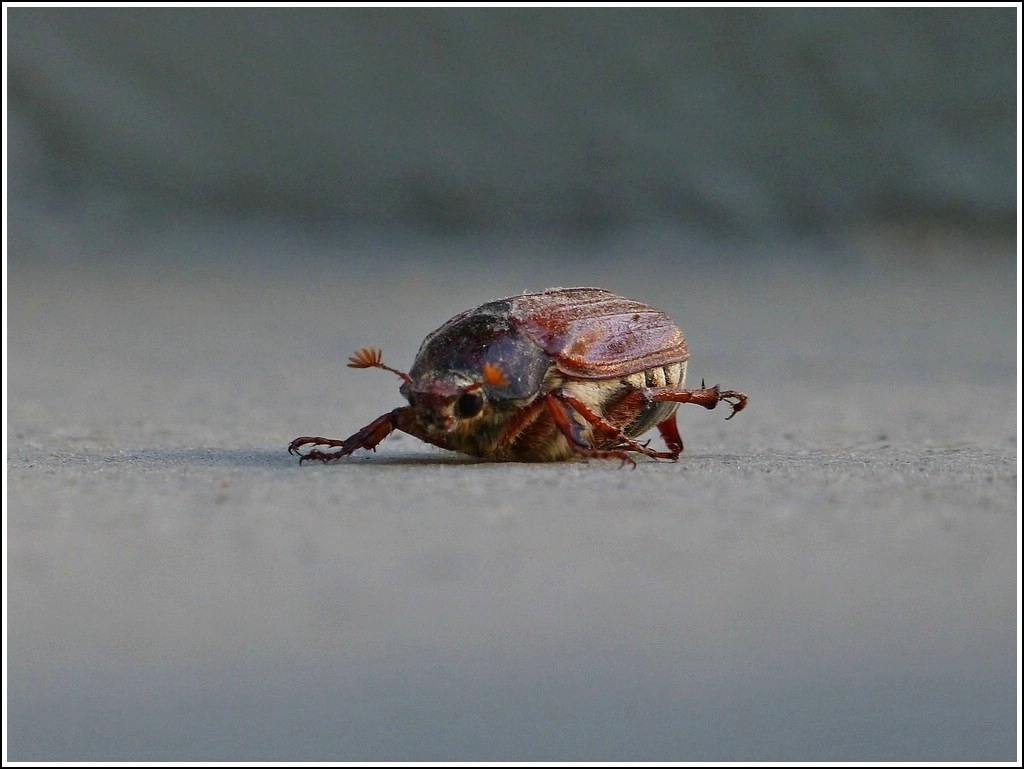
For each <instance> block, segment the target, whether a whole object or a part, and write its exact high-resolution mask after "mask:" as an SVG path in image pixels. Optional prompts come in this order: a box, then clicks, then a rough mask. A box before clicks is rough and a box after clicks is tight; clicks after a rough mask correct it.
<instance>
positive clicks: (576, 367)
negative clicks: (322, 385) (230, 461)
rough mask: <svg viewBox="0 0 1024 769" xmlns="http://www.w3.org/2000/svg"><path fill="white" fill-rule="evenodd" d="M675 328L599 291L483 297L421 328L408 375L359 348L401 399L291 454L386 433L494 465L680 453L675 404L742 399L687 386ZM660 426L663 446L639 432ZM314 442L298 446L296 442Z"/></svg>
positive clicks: (310, 455)
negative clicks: (437, 324) (357, 425)
mask: <svg viewBox="0 0 1024 769" xmlns="http://www.w3.org/2000/svg"><path fill="white" fill-rule="evenodd" d="M689 357H690V352H689V350H688V349H687V348H686V340H685V339H684V338H683V332H682V331H680V329H679V327H678V326H676V324H675V323H673V322H672V320H671V318H669V317H668V315H666V314H665V313H664V312H662V311H660V310H655V309H654V308H652V307H649V306H647V305H646V304H643V303H641V302H636V301H634V300H632V299H624V298H623V297H621V296H616V295H615V294H612V293H610V292H608V291H605V290H603V289H599V288H552V289H548V290H547V291H541V292H539V293H533V294H522V295H520V296H512V297H509V298H507V299H498V300H496V301H493V302H488V303H487V304H484V305H482V306H480V307H477V308H476V309H475V310H468V311H466V312H463V313H460V314H459V315H456V316H455V317H454V318H452V319H451V320H449V321H448V322H447V323H445V324H444V325H443V326H441V328H439V329H438V330H437V331H435V332H433V333H432V334H430V335H429V336H428V337H427V338H426V339H425V340H424V341H423V344H422V345H421V347H420V351H419V353H418V354H417V355H416V360H415V361H414V362H413V364H412V370H411V371H410V373H408V374H406V373H405V372H403V371H398V370H397V369H393V368H391V367H390V366H386V365H385V364H384V363H383V361H382V359H381V354H380V351H379V350H377V349H375V348H373V347H366V348H363V349H361V350H359V352H357V353H356V354H355V355H353V356H352V357H351V358H349V364H348V365H349V366H351V367H352V368H382V369H384V370H386V371H390V372H392V373H394V374H397V375H398V376H399V377H401V378H402V386H401V388H400V392H401V393H402V395H403V396H404V397H405V399H406V400H407V401H409V405H408V406H401V407H399V408H396V409H395V410H394V411H391V412H390V413H388V414H384V415H383V416H381V417H378V418H377V419H375V420H374V421H373V422H371V423H370V424H368V425H367V426H366V427H364V428H363V429H362V430H360V431H359V432H357V433H355V434H354V435H352V436H351V437H349V438H346V439H345V440H336V439H333V438H320V437H309V436H303V437H301V438H296V439H295V440H294V441H292V442H291V445H290V446H289V447H288V451H289V452H290V453H293V454H302V457H301V459H302V460H307V459H319V460H322V461H323V462H325V463H326V462H330V461H332V460H335V459H338V458H340V457H344V456H347V455H349V454H351V453H352V452H354V451H355V450H356V449H360V448H362V449H376V447H377V444H378V443H380V442H381V441H382V440H384V439H385V438H386V437H387V436H388V435H390V434H391V432H392V431H393V430H401V431H402V432H405V433H409V434H410V435H414V436H416V437H417V438H419V439H420V440H422V441H426V442H427V443H432V444H434V445H435V446H440V447H441V448H443V449H450V450H452V451H461V452H463V453H465V454H470V455H472V456H475V457H482V458H484V459H490V460H496V461H517V462H544V461H554V460H566V459H573V458H575V457H581V456H582V457H599V458H614V459H620V460H622V461H623V462H629V463H631V464H634V465H635V464H636V463H635V462H633V460H632V459H631V458H630V456H629V452H635V453H638V454H644V455H645V456H648V457H654V458H656V459H677V458H678V457H679V454H680V453H681V452H682V451H683V441H682V438H680V437H679V428H678V427H677V426H676V420H675V411H676V408H677V407H678V405H679V404H680V403H696V404H698V405H700V406H703V407H704V408H708V409H713V408H714V407H715V406H717V405H718V403H719V401H726V402H728V403H729V405H731V406H732V413H730V414H729V416H728V417H726V418H727V419H730V418H732V417H733V416H734V415H735V414H736V412H737V411H741V410H742V409H743V408H744V407H745V406H746V405H747V396H746V395H744V394H743V393H741V392H736V391H734V390H720V389H719V388H718V385H715V386H714V387H710V388H705V387H704V383H703V382H702V383H701V387H700V389H699V390H684V389H683V384H684V381H685V378H686V361H687V359H688V358H689ZM654 426H657V428H658V431H659V432H660V433H661V435H662V437H663V438H664V440H665V443H666V444H667V447H668V451H655V450H654V449H651V448H648V445H647V443H639V442H637V440H636V438H637V437H638V436H640V435H642V434H643V433H645V432H646V431H647V430H649V429H650V428H652V427H654ZM307 446H308V447H311V448H309V450H308V451H306V452H305V453H304V454H303V453H302V451H300V450H301V449H303V447H307Z"/></svg>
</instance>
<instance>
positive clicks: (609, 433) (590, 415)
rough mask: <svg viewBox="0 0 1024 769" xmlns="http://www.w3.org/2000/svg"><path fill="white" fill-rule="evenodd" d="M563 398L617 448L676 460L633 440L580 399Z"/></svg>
mask: <svg viewBox="0 0 1024 769" xmlns="http://www.w3.org/2000/svg"><path fill="white" fill-rule="evenodd" d="M562 398H563V399H564V400H565V402H566V403H568V404H569V405H570V406H572V407H573V409H575V410H576V412H577V413H579V415H580V416H581V417H583V418H584V419H585V420H587V421H588V422H589V423H590V424H591V426H592V427H593V428H594V431H595V434H600V435H601V436H603V437H604V438H605V439H607V440H608V441H609V442H610V443H611V445H613V446H614V447H615V448H624V449H626V450H627V451H636V452H638V453H640V454H645V455H646V456H649V457H653V458H655V459H674V457H673V456H671V455H669V454H665V453H664V452H659V451H655V450H654V449H649V448H647V445H646V444H643V443H640V442H639V441H635V440H633V439H632V438H630V437H629V436H628V435H626V434H625V433H624V432H622V430H620V429H619V428H618V427H616V426H615V425H613V424H612V423H611V422H609V421H608V420H606V419H605V418H604V417H602V416H601V415H600V414H598V413H596V412H594V411H593V410H591V408H590V407H589V406H587V404H585V403H584V402H583V401H581V400H580V399H579V398H575V397H573V396H572V395H569V394H568V393H562Z"/></svg>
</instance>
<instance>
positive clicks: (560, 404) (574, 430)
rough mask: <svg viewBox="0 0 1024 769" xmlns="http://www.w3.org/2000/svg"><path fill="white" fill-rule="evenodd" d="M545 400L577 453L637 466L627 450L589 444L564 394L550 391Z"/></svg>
mask: <svg viewBox="0 0 1024 769" xmlns="http://www.w3.org/2000/svg"><path fill="white" fill-rule="evenodd" d="M543 402H544V404H545V405H546V406H547V408H548V412H549V413H550V414H551V420H552V421H553V422H554V423H555V427H557V428H558V431H559V432H560V433H562V435H563V436H564V437H565V440H566V441H567V442H568V444H569V447H570V448H571V449H572V450H573V451H575V452H576V453H577V454H579V455H580V456H584V457H592V458H594V459H618V460H621V461H622V464H626V463H627V462H629V464H631V465H632V466H633V467H636V462H634V461H633V459H632V457H630V456H629V454H627V453H626V452H625V451H621V450H612V451H604V450H601V449H595V448H594V447H593V446H591V445H589V444H588V443H587V442H586V439H585V438H584V437H583V428H582V427H581V426H580V425H579V424H578V423H577V422H576V421H575V420H574V419H573V418H572V415H571V414H570V413H569V408H570V407H569V405H568V404H567V403H566V401H565V396H564V395H560V394H558V393H548V394H547V395H545V396H544V401H543Z"/></svg>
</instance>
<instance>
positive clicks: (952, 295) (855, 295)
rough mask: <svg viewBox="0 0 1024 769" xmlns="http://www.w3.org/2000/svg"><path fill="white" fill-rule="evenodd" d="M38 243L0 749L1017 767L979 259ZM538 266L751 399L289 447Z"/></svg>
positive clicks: (987, 261)
mask: <svg viewBox="0 0 1024 769" xmlns="http://www.w3.org/2000/svg"><path fill="white" fill-rule="evenodd" d="M31 230H32V228H31V227H27V228H23V230H22V231H23V232H25V231H31ZM71 233H72V230H61V229H60V228H49V229H46V228H36V230H35V234H34V235H33V236H32V237H29V238H24V237H22V238H21V239H20V240H16V241H14V242H12V246H11V252H10V257H9V258H10V262H9V276H8V277H9V283H8V301H9V317H8V324H9V325H8V343H9V347H8V364H9V392H8V395H9V400H8V420H9V421H8V432H7V438H8V441H9V449H8V459H7V469H8V479H7V481H8V482H7V485H6V491H7V495H8V520H7V534H8V540H7V548H8V550H7V553H8V561H7V568H8V574H7V580H8V581H7V589H8V601H9V604H8V622H9V624H8V697H9V702H8V710H7V719H8V733H7V738H8V745H9V751H10V758H11V759H12V760H40V761H45V760H60V759H92V760H110V759H125V760H173V759H179V760H187V759H195V760H259V759H296V760H316V759H320V760H367V759H378V760H387V759H391V760H402V759H408V760H426V759H437V760H444V759H449V760H455V759H465V760H473V759H476V760H487V759H490V760H501V759H506V760H513V759H521V760H526V759H533V760H599V759H621V760H630V759H632V760H710V759H718V760H739V761H745V760H758V759H760V760H785V761H789V760H829V759H850V760H919V761H936V760H987V761H994V760H1000V761H1010V760H1013V759H1014V757H1015V751H1016V746H1017V744H1018V743H1017V741H1016V707H1015V705H1016V702H1017V686H1016V670H1017V668H1016V663H1017V651H1016V614H1017V605H1018V604H1017V599H1018V596H1017V557H1018V551H1017V529H1018V519H1017V515H1016V512H1015V511H1016V489H1017V462H1018V446H1017V438H1018V434H1017V425H1016V424H1015V418H1014V416H1015V414H1014V403H1015V399H1016V397H1017V390H1016V385H1017V382H1016V363H1015V353H1014V351H1015V349H1016V337H1015V328H1016V317H1015V297H1014V294H1015V289H1014V267H1013V256H1012V254H1013V250H1012V247H1010V248H1007V249H999V248H990V247H988V246H985V245H984V244H977V243H964V242H960V241H947V240H942V239H939V240H936V241H932V242H929V243H921V242H920V241H913V242H910V241H901V240H899V239H878V238H872V239H867V238H866V239H864V240H863V241H861V242H857V243H851V244H846V245H844V246H842V247H839V246H833V247H831V250H829V249H828V248H825V247H823V248H821V249H810V248H783V247H781V246H778V247H776V246H764V247H762V248H761V249H760V250H759V251H758V252H756V253H742V254H741V253H738V252H733V251H731V250H730V249H726V248H724V247H721V246H714V245H709V244H707V243H699V242H693V241H688V240H686V239H685V238H681V237H678V236H673V235H670V234H665V235H660V236H654V235H652V236H648V237H643V238H639V237H638V238H635V239H624V240H619V241H614V242H601V243H594V244H591V245H590V246H581V245H571V244H566V243H558V242H523V241H514V240H508V241H501V240H487V241H480V242H469V241H464V242H460V243H455V244H451V243H441V242H413V241H401V240H395V241H393V242H381V241H372V240H364V241H354V240H353V241H336V240H334V239H331V238H328V237H326V236H325V237H324V238H321V239H317V238H299V237H294V236H291V235H287V234H280V233H273V232H268V231H265V230H264V231H252V230H249V229H245V228H235V227H219V226H214V227H209V228H206V229H202V230H199V231H193V230H192V229H190V228H188V227H184V226H183V227H180V228H176V227H174V226H168V227H167V228H166V229H164V230H161V231H158V232H157V234H152V233H151V234H145V235H144V234H138V233H133V232H129V231H125V232H124V233H122V234H121V235H120V236H119V237H118V238H112V237H110V236H109V233H107V234H104V235H103V236H102V237H95V238H89V237H84V236H82V235H81V233H75V234H71ZM895 265H899V266H895ZM551 285H599V286H604V287H606V288H609V289H612V290H614V291H616V292H618V293H623V294H627V295H630V296H634V297H637V298H640V299H643V300H645V301H649V302H650V303H651V304H654V305H656V306H659V307H662V308H664V309H666V310H668V311H669V312H670V314H672V315H673V316H674V317H675V318H676V319H677V320H678V321H679V322H680V324H681V325H682V326H683V328H684V329H685V330H686V333H687V336H688V339H689V341H690V345H691V348H692V350H693V357H692V359H691V364H690V374H691V377H692V378H694V379H695V380H696V381H699V380H700V378H702V377H703V378H706V379H707V381H708V383H709V384H711V383H714V382H721V383H722V384H723V386H727V387H730V388H736V389H740V390H744V391H746V392H747V393H748V394H749V395H750V398H751V401H750V406H749V408H748V409H747V411H745V412H743V413H742V414H740V415H738V416H737V418H736V419H734V420H732V421H730V422H725V421H724V420H723V419H722V417H723V416H724V415H725V413H726V412H725V411H724V410H719V411H716V412H706V411H704V410H702V409H698V408H686V407H684V408H683V409H682V411H681V424H682V430H683V436H684V438H685V439H686V442H687V452H686V454H685V455H684V457H683V458H682V459H681V460H680V461H679V462H678V463H675V464H672V463H655V462H641V463H640V464H639V466H638V467H637V468H636V469H635V470H633V471H629V470H620V469H618V467H617V464H616V463H604V462H580V463H574V464H561V465H541V466H535V465H491V464H481V463H477V462H474V461H470V460H468V459H466V458H460V457H456V456H453V455H449V454H445V453H443V452H441V451H439V450H436V449H434V448H432V447H429V446H425V445H423V444H421V443H419V442H417V441H415V440H414V439H412V438H409V437H404V436H395V437H392V438H391V439H389V440H388V441H387V442H386V443H385V444H383V445H382V447H381V448H380V450H379V452H378V453H377V454H375V455H369V454H367V455H363V456H357V457H354V458H352V459H351V460H350V461H347V462H345V463H343V464H337V465H332V466H327V467H324V466H321V465H306V466H301V467H300V466H299V464H298V463H297V462H296V461H295V459H294V458H293V457H290V456H289V455H288V454H287V453H286V451H285V447H286V445H287V443H288V441H289V440H291V438H293V437H295V436H296V435H300V434H322V435H333V436H339V437H344V436H345V435H347V434H348V433H349V432H351V431H353V430H354V429H355V428H357V427H359V426H361V425H363V424H365V423H366V422H367V421H369V419H371V418H373V417H375V416H377V415H378V414H380V413H382V412H383V411H384V410H386V409H389V408H391V407H393V406H394V405H397V404H398V403H399V396H398V393H397V384H398V382H397V380H395V379H394V377H392V376H390V375H389V374H387V373H385V372H379V371H366V372H360V371H353V370H351V369H347V368H345V367H344V365H343V363H344V359H345V357H346V356H347V355H348V354H350V353H351V352H352V351H353V350H355V349H356V348H358V347H360V346H363V345H369V344H372V345H376V346H379V347H382V348H383V349H384V351H385V355H386V357H387V360H388V361H389V362H390V363H391V364H392V365H395V366H398V367H407V366H408V365H409V363H411V360H412V357H413V355H414V354H415V351H416V347H417V345H418V343H419V342H420V340H421V339H422V337H423V336H424V335H425V333H426V332H428V331H429V330H431V329H433V328H435V327H437V326H438V325H440V324H441V323H442V322H443V321H445V320H446V319H447V318H448V317H449V316H451V315H452V314H454V313H455V312H456V311H458V310H461V309H465V308H468V307H471V306H474V305H475V304H478V303H480V302H482V301H485V300H488V299H492V298H496V297H498V296H505V295H508V294H512V293H516V292H518V291H520V290H523V289H538V288H544V287H548V286H551ZM1018 416H1019V414H1018Z"/></svg>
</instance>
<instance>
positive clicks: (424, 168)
mask: <svg viewBox="0 0 1024 769" xmlns="http://www.w3.org/2000/svg"><path fill="white" fill-rule="evenodd" d="M9 20H10V27H9V32H8V46H9V48H8V87H9V93H10V100H9V104H8V108H9V110H10V124H9V131H10V133H11V150H10V155H9V157H10V161H11V165H12V171H13V174H12V182H13V183H14V184H16V185H18V186H16V187H15V188H14V189H15V190H17V191H18V192H23V191H25V187H23V186H21V185H25V186H28V187H30V188H31V187H32V186H33V185H36V184H47V183H48V184H49V185H52V186H53V187H54V188H56V189H57V190H59V191H61V192H69V193H73V192H78V193H79V194H81V193H83V192H84V193H86V194H91V193H92V192H93V191H94V190H95V189H96V188H101V189H109V190H114V191H117V192H120V193H123V194H124V195H125V196H127V197H129V198H130V199H131V200H132V201H133V202H134V203H136V204H138V205H145V206H150V207H155V208H158V209H164V208H166V207H169V206H174V207H189V208H192V209H198V210H202V211H226V212H244V213H250V212H252V213H257V214H262V215H272V216H276V217H282V218H297V219H299V220H301V221H303V222H319V223H323V224H328V225H330V226H343V227H381V226H387V227H396V226H397V227H411V228H425V229H428V230H431V231H438V230H440V231H444V232H453V231H455V232H458V231H464V230H467V229H468V230H479V229H493V228H502V229H520V228H524V227H528V228H542V229H546V230H553V231H558V232H565V233H569V234H572V235H576V234H580V233H591V232H594V231H598V232H603V231H608V230H615V229H621V228H624V227H635V226H638V225H650V224H672V225H683V226H687V227H701V228H707V229H709V230H711V231H714V232H720V233H728V234H730V235H735V234H744V235H753V236H757V237H762V236H763V235H764V234H765V233H766V232H776V231H783V232H793V231H796V232H803V231H816V232H821V231H824V230H834V229H835V228H850V227H856V226H858V225H863V224H877V223H885V224H888V223H893V222H906V221H908V220H910V221H920V222H928V223H935V222H941V223H949V222H953V223H956V224H958V225H963V226H969V227H972V228H986V229H991V228H994V229H1000V230H1002V231H1004V232H1012V230H1013V226H1014V222H1015V212H1016V187H1015V169H1016V166H1015V163H1014V162H1013V158H1014V151H1015V147H1016V130H1015V129H1016V111H1015V107H1014V105H1015V99H1016V86H1017V83H1016V74H1017V67H1016V64H1015V59H1016V53H1015V52H1016V24H1015V9H1013V8H988V9H980V10H979V9H973V8H960V9H944V8H890V9H870V10H860V11H851V10H847V9H817V10H803V9H742V8H736V9H625V8H620V9H588V10H580V9H556V10H550V9H422V8H421V9H360V10H353V9H323V8H306V9H284V8H279V9H248V10H246V9H224V8H222V9H209V10H205V9H204V10H197V9H191V10H182V9H171V8H164V9H49V10H41V9H24V8H21V9H13V10H12V11H11V13H10V16H9Z"/></svg>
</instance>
